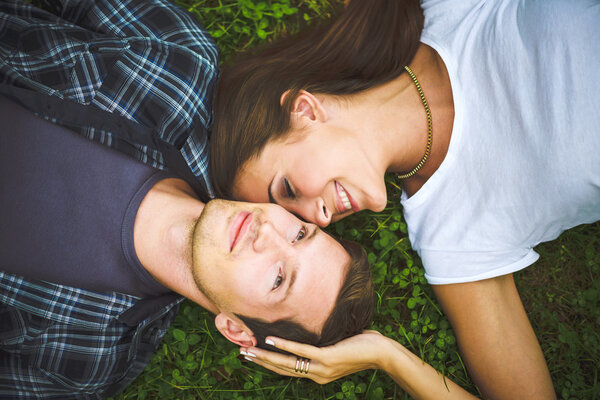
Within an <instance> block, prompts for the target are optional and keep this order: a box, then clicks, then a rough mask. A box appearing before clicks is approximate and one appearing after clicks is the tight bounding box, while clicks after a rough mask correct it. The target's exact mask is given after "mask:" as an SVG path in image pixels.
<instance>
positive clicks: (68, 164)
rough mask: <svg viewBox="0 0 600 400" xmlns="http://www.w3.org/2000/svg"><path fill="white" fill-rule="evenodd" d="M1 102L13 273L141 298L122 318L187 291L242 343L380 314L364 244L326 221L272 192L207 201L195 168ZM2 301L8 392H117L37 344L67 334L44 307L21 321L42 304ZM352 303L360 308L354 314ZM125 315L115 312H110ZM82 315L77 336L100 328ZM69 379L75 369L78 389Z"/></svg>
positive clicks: (335, 333) (337, 332)
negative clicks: (164, 167) (148, 160)
mask: <svg viewBox="0 0 600 400" xmlns="http://www.w3.org/2000/svg"><path fill="white" fill-rule="evenodd" d="M0 115H1V118H2V120H3V121H5V124H4V126H3V127H2V128H1V129H0V204H2V207H1V210H0V220H2V221H3V224H2V225H1V227H0V238H1V243H2V245H1V246H0V259H1V260H2V262H3V266H2V270H3V271H4V272H5V273H9V274H15V275H23V276H25V277H26V278H29V279H36V280H41V281H45V282H52V283H57V284H60V285H65V286H70V287H77V288H83V289H86V290H91V291H95V292H96V293H98V294H99V293H106V292H111V291H114V292H118V293H120V294H124V296H126V299H127V300H128V301H131V302H134V305H133V306H131V307H129V308H128V309H127V310H122V312H121V313H120V314H119V313H118V315H116V316H117V319H120V318H121V316H122V315H123V314H127V313H129V314H130V315H132V314H133V315H135V314H137V315H138V316H137V318H138V319H140V318H144V317H145V314H144V312H145V311H144V309H148V308H152V307H153V306H154V307H156V306H158V307H164V298H165V297H167V298H168V296H169V295H170V294H171V293H172V292H176V293H178V294H180V295H183V296H185V297H187V298H189V299H190V300H192V301H194V302H196V303H198V304H200V305H201V306H203V307H205V308H206V309H207V310H210V311H211V312H213V313H214V314H215V315H216V318H215V324H216V326H217V328H218V329H219V331H220V332H221V333H222V334H223V335H224V336H225V337H226V338H228V339H229V340H230V341H232V342H234V343H236V344H238V345H240V346H255V345H257V344H258V345H262V344H263V343H264V342H263V338H264V335H265V334H266V333H267V331H268V333H273V332H278V333H280V334H281V335H283V336H287V337H291V338H294V339H296V340H301V341H305V342H308V343H313V344H330V343H333V342H335V341H337V340H339V339H342V338H344V337H348V336H350V335H352V334H355V333H357V332H359V331H360V330H362V329H363V328H365V326H366V325H367V324H368V323H369V320H370V317H371V315H372V306H373V298H372V295H373V292H372V286H370V285H369V280H368V277H369V269H368V263H367V262H366V261H365V260H364V258H363V259H362V260H361V258H360V254H361V253H358V254H359V257H356V260H355V261H356V262H355V261H353V260H352V259H351V257H350V255H349V253H348V252H346V250H345V247H344V246H346V247H347V248H348V249H349V251H350V252H353V249H352V247H349V246H348V245H347V244H345V245H342V244H340V243H338V242H337V241H336V240H335V239H333V238H332V237H331V236H329V235H327V234H326V233H324V232H322V231H321V230H320V229H318V228H317V227H316V226H315V225H313V224H306V223H304V222H302V221H301V220H299V219H297V218H296V217H295V216H293V215H292V214H290V213H288V212H287V211H285V210H284V209H283V208H280V207H279V206H276V205H271V204H266V205H257V204H247V203H235V202H227V201H221V200H213V201H211V202H209V203H208V204H204V203H203V202H201V201H200V200H198V198H197V197H196V195H195V194H194V192H193V190H192V188H191V187H190V186H189V185H188V184H187V183H186V182H185V181H183V180H181V179H179V178H176V177H174V176H173V175H171V174H169V173H166V172H163V171H158V170H156V169H154V168H152V167H149V166H146V165H143V164H142V163H140V162H138V161H136V160H133V159H132V158H130V157H128V156H126V155H123V154H121V153H118V152H116V151H114V150H113V149H109V148H106V147H104V146H101V145H99V144H97V143H93V142H90V141H88V140H86V139H85V138H82V137H81V136H79V135H77V134H76V133H74V132H71V131H69V130H67V129H66V128H63V127H60V126H58V125H56V124H52V123H50V122H48V121H45V120H43V119H41V118H39V117H36V116H34V115H33V114H31V113H30V112H29V111H27V110H25V109H23V108H22V107H20V106H19V105H17V104H15V103H14V102H11V101H10V100H7V99H6V98H3V97H2V98H0ZM353 254H354V253H353ZM349 268H351V269H352V270H351V271H349ZM360 268H362V270H361V269H360ZM357 276H362V277H363V280H362V281H361V280H360V279H358V280H357V279H356V277H357ZM365 278H366V282H365V281H364V279H365ZM356 287H358V288H360V291H362V292H365V288H366V289H367V290H366V294H365V295H364V296H363V297H362V298H360V299H358V300H350V301H348V299H347V298H346V297H345V296H346V293H352V292H356V290H353V288H356ZM369 288H370V289H371V290H370V291H369V290H368V289H369ZM17 294H18V293H17ZM3 295H4V294H3ZM3 302H4V303H5V305H4V306H3V310H5V314H8V315H10V318H5V319H4V320H3V323H2V325H3V330H4V332H3V334H2V342H1V348H2V353H1V354H2V357H0V358H1V361H0V396H1V395H5V394H7V393H11V394H12V395H15V396H18V395H24V394H25V393H26V392H28V391H31V392H29V394H31V395H33V394H37V393H35V391H40V390H41V391H42V393H43V394H44V395H48V392H52V391H54V390H56V391H57V392H56V393H61V392H60V390H61V389H62V390H65V391H66V393H67V394H73V393H76V392H78V393H79V394H87V395H91V394H95V393H102V394H104V391H103V388H102V389H100V390H97V389H93V390H89V389H87V388H85V387H79V388H76V387H75V386H76V385H77V384H80V383H78V382H77V379H78V378H79V377H81V375H82V373H83V371H89V370H90V369H92V367H91V366H90V365H89V364H88V363H86V362H85V357H83V355H79V357H77V356H73V355H72V354H71V355H72V357H73V358H71V359H70V361H69V357H66V361H63V360H62V359H61V360H50V359H49V358H48V359H47V358H45V357H42V360H39V359H37V356H36V352H37V348H43V347H47V346H48V342H49V343H50V347H51V348H53V349H57V348H60V347H61V346H62V341H63V339H62V338H60V337H59V338H57V337H56V336H55V335H54V333H55V332H53V330H54V329H55V328H54V326H51V327H50V328H48V325H51V324H49V323H47V322H46V321H42V320H43V317H42V316H40V315H36V317H37V321H36V322H35V323H33V324H32V323H29V321H25V322H22V321H19V319H20V317H22V316H23V315H24V314H23V313H19V312H15V310H14V309H15V308H16V309H18V311H25V312H29V310H27V309H26V307H24V306H23V305H22V304H21V305H17V304H14V305H13V304H11V303H10V299H6V300H4V301H3ZM138 302H139V303H140V304H142V306H138ZM8 305H11V306H12V307H8ZM56 306H57V307H61V306H62V305H61V304H56ZM136 307H138V308H137V309H136ZM139 307H142V308H141V309H140V308H139ZM120 311H121V310H120ZM349 313H352V315H354V316H355V318H347V315H348V314H349ZM27 315H29V314H27ZM113 316H114V314H113V311H112V310H107V311H106V318H111V317H113ZM50 319H51V320H52V318H50ZM52 322H56V321H52ZM126 324H127V323H126ZM40 325H41V326H43V328H40V329H39V330H38V332H36V335H37V336H40V337H43V341H44V343H43V344H42V343H40V341H38V340H37V337H36V338H32V337H31V335H32V332H33V331H35V330H36V328H39V326H40ZM81 325H82V326H80V327H79V328H78V330H77V331H76V333H71V334H69V333H66V334H65V333H63V332H61V334H60V336H61V337H62V336H67V337H69V338H68V340H70V341H72V342H70V343H71V344H72V345H73V347H76V346H79V345H80V344H79V343H78V341H86V342H87V341H88V340H90V337H91V338H96V335H95V333H96V327H95V326H93V324H91V325H92V326H85V323H81ZM249 326H250V327H249ZM23 328H24V329H23ZM21 329H23V331H21ZM254 330H257V332H256V334H255V332H254ZM153 344H158V343H154V342H153ZM113 345H114V346H115V347H118V346H119V344H117V343H114V344H113ZM102 346H104V344H103V345H102ZM86 347H87V349H88V350H89V349H90V348H92V349H93V346H90V345H89V343H88V344H86ZM32 349H33V353H32ZM130 350H131V349H130ZM46 351H48V350H46ZM75 352H76V351H75ZM67 353H69V351H67ZM70 353H74V352H73V351H71V352H70ZM111 355H114V354H111ZM98 357H99V358H101V357H100V356H98ZM61 358H62V357H61ZM122 361H125V360H122ZM92 364H95V362H94V363H92ZM56 365H58V368H57V367H56ZM78 369H79V370H78ZM110 372H111V373H113V372H114V371H113V370H111V371H110ZM11 380H12V385H11V384H10V383H9V381H11ZM62 380H64V381H67V382H69V383H68V384H67V385H66V386H68V389H67V388H65V385H62V382H60V381H62ZM16 382H18V385H14V384H15V383H16ZM73 382H76V383H73ZM95 383H96V384H97V383H98V382H95ZM28 385H30V386H28ZM61 385H62V387H61V388H59V387H60V386H61ZM83 386H85V385H83ZM69 391H71V392H69ZM32 392H33V393H32ZM56 393H53V394H56ZM110 393H112V392H110Z"/></svg>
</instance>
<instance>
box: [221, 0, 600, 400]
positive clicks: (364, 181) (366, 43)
mask: <svg viewBox="0 0 600 400" xmlns="http://www.w3.org/2000/svg"><path fill="white" fill-rule="evenodd" d="M421 6H422V8H423V12H424V20H423V18H422V14H421V13H420V9H419V4H418V3H416V2H414V1H384V0H381V1H375V0H372V1H369V2H365V1H362V2H350V5H349V7H348V10H347V12H346V13H345V14H344V15H343V16H342V17H341V18H340V19H339V20H338V21H336V22H335V23H333V24H332V25H331V26H330V27H329V28H326V29H325V30H323V31H320V32H316V33H314V34H312V35H308V36H305V37H303V38H300V39H293V40H288V41H284V42H281V43H278V44H276V45H273V46H272V47H271V48H268V49H266V50H264V51H263V52H262V53H258V54H256V55H253V56H250V57H248V58H245V59H243V61H238V64H236V66H233V67H232V68H230V69H229V70H226V71H224V74H223V77H222V82H221V84H220V88H219V94H218V96H217V97H218V98H217V104H216V114H215V128H214V133H213V138H212V139H211V140H212V144H211V146H212V150H211V152H212V155H211V156H212V171H213V177H214V180H215V183H216V185H217V186H218V187H219V189H220V190H221V192H222V194H223V195H232V196H234V197H237V198H242V199H245V200H250V201H259V202H260V201H272V202H276V203H279V204H281V205H283V206H284V207H286V208H287V209H288V210H290V211H292V212H295V213H296V214H298V215H300V216H301V217H303V218H305V219H307V220H310V221H313V222H316V223H318V224H319V225H321V226H325V225H327V224H329V223H330V222H331V221H336V220H338V219H340V218H343V217H344V216H346V215H348V214H351V213H353V212H356V211H359V210H362V209H370V210H373V211H380V210H382V209H383V208H384V206H385V204H386V192H385V185H384V174H385V173H386V172H394V173H398V174H399V176H400V177H401V178H402V182H403V183H402V185H403V195H402V205H403V208H404V214H405V219H406V222H407V224H408V229H409V237H410V240H411V244H412V246H413V248H414V249H415V250H417V252H418V253H419V255H420V256H421V258H422V260H423V264H424V266H425V270H426V277H427V279H428V281H429V283H431V284H433V285H434V291H435V293H436V296H437V297H438V300H439V302H440V303H441V304H442V306H443V308H444V311H445V313H446V315H447V316H448V318H449V319H450V322H451V323H452V325H453V328H454V330H455V332H456V334H457V337H458V342H459V346H460V348H461V352H462V355H463V359H465V361H466V364H467V367H468V368H469V371H470V374H471V376H472V378H473V380H474V381H475V382H476V383H477V384H478V386H479V388H480V389H481V391H482V393H483V394H484V396H486V397H497V398H521V399H523V398H553V397H554V393H553V388H552V383H551V380H550V377H549V373H548V370H547V367H546V365H545V361H544V358H543V355H542V353H541V350H540V347H539V344H538V343H537V339H536V337H535V334H534V333H533V330H532V328H531V325H530V324H529V321H528V319H527V315H526V314H525V311H524V310H523V306H522V304H521V301H520V299H519V295H518V292H517V290H516V288H515V285H514V281H513V279H512V273H513V272H515V271H518V270H520V269H523V268H525V267H527V266H528V265H530V264H532V263H533V262H534V261H536V259H537V258H538V255H537V253H536V252H535V251H534V250H533V247H534V246H536V245H537V244H538V243H540V242H543V241H548V240H552V239H554V238H556V237H557V236H558V235H559V234H560V233H561V232H562V231H564V230H565V229H568V228H570V227H573V226H575V225H579V224H582V223H590V222H593V221H597V220H599V219H600V157H597V154H598V152H600V135H599V134H598V128H597V127H598V126H600V112H599V111H598V110H600V96H599V94H598V93H600V75H599V73H598V71H600V68H599V67H600V56H599V55H600V45H599V43H600V40H599V39H600V28H599V24H598V23H597V21H599V20H600V2H598V1H597V0H579V1H576V2H566V1H560V0H552V1H548V0H545V1H541V0H540V1H530V2H519V1H516V0H497V1H484V0H471V1H463V2H450V1H434V0H425V1H423V2H422V4H421ZM423 21H424V22H423ZM406 67H407V68H406ZM232 153H233V154H232ZM313 356H317V357H318V354H313ZM507 366H510V367H507ZM288 367H289V361H288ZM274 368H275V367H274Z"/></svg>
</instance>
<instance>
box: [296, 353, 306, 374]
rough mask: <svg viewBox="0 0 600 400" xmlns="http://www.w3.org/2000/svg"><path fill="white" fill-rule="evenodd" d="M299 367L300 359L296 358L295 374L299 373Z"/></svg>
mask: <svg viewBox="0 0 600 400" xmlns="http://www.w3.org/2000/svg"><path fill="white" fill-rule="evenodd" d="M303 362H304V361H303ZM299 366H300V357H296V368H294V372H298V371H299V370H298V367H299Z"/></svg>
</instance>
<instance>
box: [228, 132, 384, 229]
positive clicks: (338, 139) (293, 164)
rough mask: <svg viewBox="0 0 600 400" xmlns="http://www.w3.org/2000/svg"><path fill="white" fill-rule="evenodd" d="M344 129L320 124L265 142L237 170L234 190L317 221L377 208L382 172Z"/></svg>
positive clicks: (380, 203) (242, 196)
mask: <svg viewBox="0 0 600 400" xmlns="http://www.w3.org/2000/svg"><path fill="white" fill-rule="evenodd" d="M345 130H346V129H344V128H340V127H333V126H328V125H326V124H323V125H320V126H319V127H318V129H312V130H311V131H310V132H302V133H300V132H291V133H290V134H288V135H287V136H286V138H285V139H283V140H278V141H271V142H269V143H268V144H267V145H266V146H265V148H264V149H263V151H262V152H261V153H260V154H259V155H258V156H257V157H254V158H252V159H250V160H249V161H247V162H246V163H245V164H244V166H243V167H242V169H241V171H240V172H238V174H237V176H236V180H235V183H234V188H233V193H234V196H235V197H236V198H237V199H241V200H245V201H251V202H258V203H265V202H272V203H277V204H279V205H281V206H283V207H284V208H286V209H287V210H289V211H290V212H292V213H294V214H296V215H298V216H299V217H300V218H302V219H304V220H306V221H310V222H313V223H315V224H317V225H319V226H321V227H324V226H327V225H328V224H329V223H330V222H332V221H334V222H335V221H337V220H339V219H341V218H344V217H345V216H347V215H349V214H352V213H353V212H357V211H360V210H364V209H370V210H373V211H381V210H383V208H384V207H385V204H386V200H387V199H386V191H385V182H384V176H383V175H384V172H379V170H378V169H377V168H376V167H375V166H374V165H372V163H370V162H369V158H368V157H367V156H368V154H365V149H364V148H362V146H360V145H359V143H358V142H357V141H356V140H355V139H353V137H354V136H353V135H352V134H351V132H345Z"/></svg>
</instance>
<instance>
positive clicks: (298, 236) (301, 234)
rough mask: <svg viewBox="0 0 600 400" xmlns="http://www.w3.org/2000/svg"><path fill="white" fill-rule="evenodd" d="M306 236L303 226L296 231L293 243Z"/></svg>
mask: <svg viewBox="0 0 600 400" xmlns="http://www.w3.org/2000/svg"><path fill="white" fill-rule="evenodd" d="M305 236H306V227H305V226H303V227H301V228H300V230H299V231H298V234H297V235H296V239H294V243H296V242H298V241H300V240H302V239H304V237H305Z"/></svg>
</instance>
